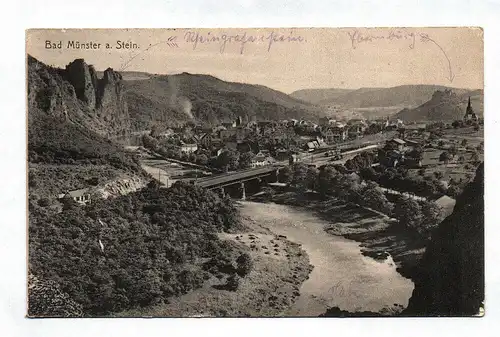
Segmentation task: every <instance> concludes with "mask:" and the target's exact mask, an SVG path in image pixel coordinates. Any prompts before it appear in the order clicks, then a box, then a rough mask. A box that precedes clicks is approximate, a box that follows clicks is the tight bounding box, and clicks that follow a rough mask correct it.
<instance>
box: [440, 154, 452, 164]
mask: <svg viewBox="0 0 500 337" xmlns="http://www.w3.org/2000/svg"><path fill="white" fill-rule="evenodd" d="M450 159H451V156H450V154H449V153H448V152H447V151H444V152H443V153H441V154H440V155H439V161H442V162H444V163H445V164H448V162H449V161H450Z"/></svg>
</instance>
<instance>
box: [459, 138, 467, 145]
mask: <svg viewBox="0 0 500 337" xmlns="http://www.w3.org/2000/svg"><path fill="white" fill-rule="evenodd" d="M460 145H462V146H463V147H466V146H467V139H462V142H461V143H460Z"/></svg>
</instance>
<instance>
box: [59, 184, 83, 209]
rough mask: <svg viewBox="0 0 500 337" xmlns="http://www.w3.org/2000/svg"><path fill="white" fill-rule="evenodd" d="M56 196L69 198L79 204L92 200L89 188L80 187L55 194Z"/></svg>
mask: <svg viewBox="0 0 500 337" xmlns="http://www.w3.org/2000/svg"><path fill="white" fill-rule="evenodd" d="M57 198H58V199H65V198H71V199H73V200H74V201H76V202H77V203H79V204H81V205H86V204H90V203H91V202H92V198H91V196H90V190H89V189H88V188H82V189H79V190H74V191H69V192H66V193H61V194H59V195H58V196H57Z"/></svg>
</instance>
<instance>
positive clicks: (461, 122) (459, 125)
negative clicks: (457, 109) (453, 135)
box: [451, 120, 464, 129]
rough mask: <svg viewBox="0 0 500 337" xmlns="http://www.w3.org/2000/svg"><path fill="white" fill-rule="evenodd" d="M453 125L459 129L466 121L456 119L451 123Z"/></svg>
mask: <svg viewBox="0 0 500 337" xmlns="http://www.w3.org/2000/svg"><path fill="white" fill-rule="evenodd" d="M451 125H452V126H453V128H455V129H457V128H461V127H463V126H464V122H463V121H460V120H456V121H453V123H451Z"/></svg>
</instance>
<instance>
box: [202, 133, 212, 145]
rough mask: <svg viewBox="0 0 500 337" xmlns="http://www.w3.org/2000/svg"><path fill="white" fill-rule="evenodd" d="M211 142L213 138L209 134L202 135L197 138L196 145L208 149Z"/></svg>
mask: <svg viewBox="0 0 500 337" xmlns="http://www.w3.org/2000/svg"><path fill="white" fill-rule="evenodd" d="M212 142H213V137H212V135H211V134H209V133H202V134H201V135H199V136H198V144H200V145H202V146H203V147H206V148H208V147H210V146H211V145H212Z"/></svg>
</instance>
